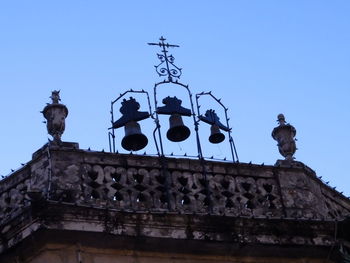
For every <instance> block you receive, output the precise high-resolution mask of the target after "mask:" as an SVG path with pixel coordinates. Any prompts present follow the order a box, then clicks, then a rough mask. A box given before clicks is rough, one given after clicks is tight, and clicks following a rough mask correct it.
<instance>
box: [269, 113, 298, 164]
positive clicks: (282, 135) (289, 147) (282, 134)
mask: <svg viewBox="0 0 350 263" xmlns="http://www.w3.org/2000/svg"><path fill="white" fill-rule="evenodd" d="M277 118H278V120H277V121H278V123H279V126H277V127H276V128H274V129H273V131H272V134H271V135H272V138H273V139H274V140H276V141H277V142H278V144H277V145H278V150H279V152H280V154H281V155H282V156H283V157H285V160H286V161H293V159H294V158H293V155H294V153H295V151H296V144H295V139H294V137H295V135H296V130H295V128H294V127H293V126H292V125H290V124H288V123H286V120H285V118H284V115H283V114H279V115H278V116H277Z"/></svg>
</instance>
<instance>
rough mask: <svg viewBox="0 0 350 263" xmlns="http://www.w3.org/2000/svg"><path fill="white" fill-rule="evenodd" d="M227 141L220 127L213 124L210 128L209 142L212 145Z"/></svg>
mask: <svg viewBox="0 0 350 263" xmlns="http://www.w3.org/2000/svg"><path fill="white" fill-rule="evenodd" d="M224 140H225V135H224V134H223V133H222V132H221V131H220V128H219V126H218V125H216V124H213V125H211V127H210V136H209V141H210V142H211V143H215V144H216V143H220V142H223V141H224Z"/></svg>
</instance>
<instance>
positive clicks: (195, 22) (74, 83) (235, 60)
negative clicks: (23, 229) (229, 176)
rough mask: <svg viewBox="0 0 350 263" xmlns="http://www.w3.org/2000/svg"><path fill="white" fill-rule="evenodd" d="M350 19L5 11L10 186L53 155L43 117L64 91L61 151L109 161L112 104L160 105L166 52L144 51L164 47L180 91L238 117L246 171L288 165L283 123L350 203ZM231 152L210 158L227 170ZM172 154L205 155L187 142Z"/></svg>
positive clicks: (2, 169) (4, 111) (48, 4)
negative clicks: (156, 89)
mask: <svg viewBox="0 0 350 263" xmlns="http://www.w3.org/2000/svg"><path fill="white" fill-rule="evenodd" d="M349 14H350V2H349V1H337V0H334V1H322V0H317V1H316V0H315V1H312V0H310V1H304V0H300V1H298V0H293V1H277V0H275V1H267V0H264V1H260V0H259V1H258V0H256V1H233V0H230V1H203V0H202V1H199V0H198V1H88V0H85V1H78V0H76V1H64V0H61V1H35V0H33V1H24V0H23V1H16V0H13V1H1V2H0V32H1V34H0V87H1V96H0V113H1V123H2V125H1V132H0V145H1V150H0V156H1V163H0V174H4V175H7V174H8V173H9V172H10V169H11V168H17V167H19V166H20V163H24V162H27V161H29V160H30V159H31V154H32V153H33V152H34V151H35V150H37V149H38V148H40V147H41V146H42V145H43V144H44V143H46V141H47V138H48V136H47V133H46V128H45V125H44V124H43V123H42V121H43V120H44V118H43V116H42V115H41V113H40V111H41V110H42V109H43V107H44V106H45V104H46V103H47V102H50V100H49V98H48V97H49V96H50V93H51V91H52V90H55V89H60V90H61V97H62V103H64V104H66V105H67V107H68V108H69V111H70V112H69V116H68V118H67V122H66V132H65V134H64V135H63V140H66V141H75V142H79V143H80V147H81V148H85V149H86V148H88V147H91V148H92V149H95V150H101V149H102V148H104V149H106V150H107V149H108V139H107V128H108V127H109V126H110V115H109V107H110V101H111V100H113V99H114V98H116V97H117V95H118V94H119V93H120V92H122V91H124V90H126V89H131V88H132V89H145V90H147V91H149V92H150V93H152V90H153V85H154V83H155V82H157V81H160V80H162V79H160V78H159V77H158V76H157V74H156V73H155V71H154V67H153V65H155V64H157V63H158V60H157V57H156V52H158V51H159V50H158V49H157V48H156V47H150V46H148V45H146V43H147V42H152V41H153V42H154V41H157V40H158V38H159V37H160V36H161V35H164V36H165V37H166V38H167V39H168V40H169V42H171V43H173V44H178V45H180V46H181V48H178V49H174V50H172V53H173V55H174V56H175V58H176V62H177V65H178V66H180V67H182V68H183V75H182V78H181V80H182V82H184V83H185V84H189V85H190V88H191V90H192V92H193V93H199V92H201V91H209V90H212V91H213V93H214V94H215V95H216V96H217V97H219V98H222V102H223V103H224V104H226V105H227V106H228V107H229V109H230V110H229V115H230V117H231V125H232V126H233V137H234V140H235V142H236V146H237V150H238V154H239V157H240V160H241V161H242V162H250V161H252V162H254V163H263V162H264V163H265V164H274V163H275V161H276V160H277V159H279V158H281V156H280V155H279V153H278V150H277V147H276V142H275V141H274V140H273V139H272V138H271V131H272V129H273V128H274V127H275V126H276V125H277V123H276V116H277V114H278V113H284V114H285V116H286V119H287V121H288V122H290V123H291V124H293V125H294V126H295V127H296V129H297V139H298V142H297V146H298V151H297V153H296V155H295V157H296V159H297V160H298V161H301V162H304V163H305V164H306V165H308V166H310V167H311V168H313V169H314V170H315V171H316V172H317V174H318V175H319V176H323V179H324V180H325V181H330V184H331V185H332V186H337V189H339V190H340V191H344V192H345V194H346V195H350V172H349V168H348V163H349V156H348V150H349V149H350V142H349V137H350V136H349V134H350V133H349V130H350V125H349V119H350V118H349V116H350V110H349V99H350V91H349V90H350V89H349V83H350V74H349V71H350V50H349V48H350V32H349V31H350V16H349ZM181 92H182V91H177V90H174V89H169V91H168V90H163V94H161V95H167V94H169V95H174V94H175V95H177V96H180V97H181V96H182V95H183V94H182V93H181ZM160 99H161V98H160ZM203 103H204V104H205V105H204V106H203V107H205V106H206V103H208V105H209V104H210V102H209V101H208V102H203ZM184 104H186V103H185V102H184ZM116 110H117V111H118V109H116ZM189 125H190V124H189ZM167 126H168V123H167V119H163V125H162V128H163V129H164V130H166V129H167ZM150 127H152V123H150V122H148V121H144V125H143V131H144V132H145V133H146V134H147V135H148V136H150V134H149V130H150ZM206 128H208V127H205V126H203V139H202V141H206V140H207V139H206V136H207V133H208V132H207V131H206ZM121 132H122V131H121ZM120 136H122V133H120ZM120 136H118V138H119V140H120ZM191 140H193V136H191V138H190V140H189V142H191ZM191 145H192V147H191ZM226 146H227V145H226ZM226 146H225V145H221V146H215V147H214V148H213V147H212V146H210V145H208V144H207V143H204V145H203V148H204V152H205V154H206V155H207V156H210V155H213V154H214V155H215V156H217V157H218V158H223V157H224V156H226V155H227V156H228V157H229V151H228V148H227V147H226ZM119 148H120V147H119ZM165 148H166V149H167V151H168V152H171V151H174V152H176V153H179V154H183V153H184V152H188V153H189V154H191V153H195V152H194V149H193V148H194V147H193V144H191V143H187V142H185V143H180V144H175V145H173V144H168V143H166V146H165ZM147 151H149V152H152V151H153V152H154V149H152V146H151V143H150V146H149V148H148V149H147Z"/></svg>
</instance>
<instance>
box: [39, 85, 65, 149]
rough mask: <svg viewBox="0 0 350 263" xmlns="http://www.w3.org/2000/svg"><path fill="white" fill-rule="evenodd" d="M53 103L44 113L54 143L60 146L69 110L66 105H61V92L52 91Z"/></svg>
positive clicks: (48, 105)
mask: <svg viewBox="0 0 350 263" xmlns="http://www.w3.org/2000/svg"><path fill="white" fill-rule="evenodd" d="M50 98H51V99H52V103H51V104H47V106H46V107H45V108H44V110H43V111H42V113H43V115H44V117H45V119H46V120H47V121H46V126H47V132H48V133H49V134H50V135H51V136H52V137H53V142H54V143H57V144H60V143H61V142H62V141H61V136H62V134H63V132H64V129H65V119H66V117H67V115H68V109H67V107H66V106H65V105H63V104H60V103H59V101H60V100H61V99H60V91H57V90H54V91H52V94H51V97H50Z"/></svg>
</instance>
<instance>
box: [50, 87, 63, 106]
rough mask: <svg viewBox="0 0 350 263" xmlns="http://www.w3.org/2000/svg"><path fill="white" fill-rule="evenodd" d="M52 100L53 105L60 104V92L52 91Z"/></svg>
mask: <svg viewBox="0 0 350 263" xmlns="http://www.w3.org/2000/svg"><path fill="white" fill-rule="evenodd" d="M50 99H51V100H52V104H58V103H59V101H61V98H60V90H54V91H52V93H51V96H50Z"/></svg>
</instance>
